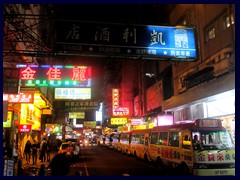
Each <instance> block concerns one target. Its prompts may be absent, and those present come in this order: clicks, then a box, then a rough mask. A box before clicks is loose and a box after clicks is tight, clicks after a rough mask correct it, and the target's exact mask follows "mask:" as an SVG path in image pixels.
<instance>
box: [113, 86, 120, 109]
mask: <svg viewBox="0 0 240 180" xmlns="http://www.w3.org/2000/svg"><path fill="white" fill-rule="evenodd" d="M118 107H119V89H112V108H113V109H115V108H118Z"/></svg>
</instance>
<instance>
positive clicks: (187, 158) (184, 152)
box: [180, 132, 194, 167]
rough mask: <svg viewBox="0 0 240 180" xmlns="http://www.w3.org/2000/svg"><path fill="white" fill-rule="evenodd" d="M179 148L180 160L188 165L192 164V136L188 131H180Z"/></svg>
mask: <svg viewBox="0 0 240 180" xmlns="http://www.w3.org/2000/svg"><path fill="white" fill-rule="evenodd" d="M181 134H182V142H181V144H180V146H181V147H180V148H181V157H180V158H181V162H185V163H186V164H187V166H188V167H192V165H193V163H192V162H193V158H194V157H193V149H192V138H191V133H190V132H182V133H181Z"/></svg>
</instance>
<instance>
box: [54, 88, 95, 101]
mask: <svg viewBox="0 0 240 180" xmlns="http://www.w3.org/2000/svg"><path fill="white" fill-rule="evenodd" d="M55 99H91V88H55Z"/></svg>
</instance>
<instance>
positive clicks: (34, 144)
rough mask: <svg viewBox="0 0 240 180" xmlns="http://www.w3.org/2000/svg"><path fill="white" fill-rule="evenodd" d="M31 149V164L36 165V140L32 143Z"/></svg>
mask: <svg viewBox="0 0 240 180" xmlns="http://www.w3.org/2000/svg"><path fill="white" fill-rule="evenodd" d="M31 149H32V161H33V164H36V163H37V151H38V144H37V141H36V140H34V141H33V144H32V147H31Z"/></svg>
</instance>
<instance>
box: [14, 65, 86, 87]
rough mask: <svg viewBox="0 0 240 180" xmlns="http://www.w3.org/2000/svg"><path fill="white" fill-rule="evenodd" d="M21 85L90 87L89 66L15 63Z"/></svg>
mask: <svg viewBox="0 0 240 180" xmlns="http://www.w3.org/2000/svg"><path fill="white" fill-rule="evenodd" d="M17 68H20V80H21V83H20V84H21V86H54V87H91V67H89V66H62V65H52V66H50V65H17Z"/></svg>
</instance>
